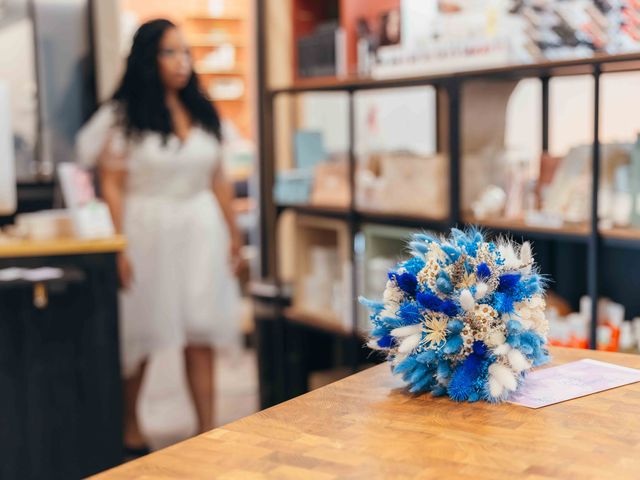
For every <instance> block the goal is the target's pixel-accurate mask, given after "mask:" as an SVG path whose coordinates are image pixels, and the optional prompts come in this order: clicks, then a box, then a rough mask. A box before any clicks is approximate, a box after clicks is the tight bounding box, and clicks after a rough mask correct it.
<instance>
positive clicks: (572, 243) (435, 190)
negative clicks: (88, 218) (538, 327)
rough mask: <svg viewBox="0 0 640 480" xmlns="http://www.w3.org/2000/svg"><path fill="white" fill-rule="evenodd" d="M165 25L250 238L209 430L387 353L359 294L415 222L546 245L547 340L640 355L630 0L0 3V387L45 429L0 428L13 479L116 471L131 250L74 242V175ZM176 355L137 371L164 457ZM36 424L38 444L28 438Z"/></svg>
mask: <svg viewBox="0 0 640 480" xmlns="http://www.w3.org/2000/svg"><path fill="white" fill-rule="evenodd" d="M158 17H165V18H169V19H171V20H172V21H174V22H175V23H176V24H177V25H178V26H179V27H180V28H181V29H182V31H183V32H184V34H185V37H186V39H187V42H188V43H189V45H190V48H191V57H192V59H193V65H194V69H195V71H196V72H197V73H198V75H199V78H200V83H201V88H202V90H203V91H204V92H206V94H207V95H208V97H209V98H210V99H211V100H212V101H213V102H214V104H215V105H216V107H217V109H218V111H219V113H220V115H221V117H222V119H223V120H224V123H225V127H224V131H225V142H226V147H227V148H226V155H225V159H224V162H225V167H226V171H227V173H228V176H229V178H230V180H232V182H233V185H234V191H235V192H234V193H235V199H234V201H233V210H234V212H235V215H236V218H237V222H238V225H239V227H240V229H241V231H242V234H243V235H242V236H243V243H244V246H243V248H242V258H243V268H242V269H241V272H240V276H239V278H240V283H241V288H242V293H243V299H242V308H241V313H240V315H239V317H238V318H234V319H229V321H230V322H236V323H237V325H238V326H239V328H240V329H241V331H242V334H243V335H242V342H241V343H240V344H239V345H238V346H237V348H234V349H230V350H229V351H220V352H217V357H216V363H215V366H216V375H215V382H216V389H215V392H216V401H215V411H216V425H221V424H224V423H227V422H229V421H232V420H235V419H237V418H240V417H243V416H245V415H248V414H251V413H253V412H255V411H258V410H259V409H262V408H266V407H269V406H271V405H274V404H276V403H279V402H281V401H284V400H287V399H289V398H292V397H294V396H297V395H300V394H302V393H305V392H306V391H309V390H311V389H313V388H317V387H319V386H321V385H324V384H327V383H329V382H331V381H334V380H336V379H339V378H341V377H344V376H346V375H349V374H351V373H353V372H355V371H357V370H359V369H362V368H365V367H366V366H368V365H371V364H372V363H375V362H377V361H379V360H380V359H379V358H377V357H376V356H375V355H374V354H373V352H370V351H368V350H367V349H366V348H364V347H363V345H364V344H365V337H366V331H367V329H368V318H367V316H366V313H365V311H364V309H363V308H361V307H360V306H359V305H358V304H357V301H356V298H357V296H358V295H365V296H367V297H374V298H375V297H376V296H379V295H381V293H382V290H383V289H384V285H385V278H386V271H387V270H388V269H389V268H391V267H392V266H393V265H394V264H395V262H397V261H398V260H399V259H401V258H402V257H403V254H404V251H405V243H406V238H407V236H408V235H409V234H410V233H411V232H413V231H416V230H429V231H435V232H445V231H447V230H448V229H449V228H450V227H452V226H465V225H479V226H481V227H482V228H483V229H484V230H486V231H487V232H488V233H489V234H490V235H510V236H512V237H513V238H515V239H516V240H518V241H522V240H531V241H532V242H533V248H534V252H535V253H536V258H537V261H538V262H539V264H540V266H541V271H542V273H544V274H545V275H547V276H548V278H549V297H548V302H547V303H548V309H547V315H548V317H549V319H550V324H551V330H550V341H551V343H552V344H555V345H563V346H570V347H575V348H598V349H603V350H610V351H625V352H635V353H637V352H638V351H639V346H640V297H638V295H637V294H636V292H637V288H638V286H639V285H638V284H637V279H636V278H637V277H638V275H636V273H635V267H636V266H638V267H640V137H638V133H640V113H638V112H640V97H639V96H638V95H637V86H638V84H639V82H640V3H638V2H635V1H632V0H626V1H615V0H597V1H596V0H593V1H588V0H561V1H545V0H530V1H528V0H520V1H516V0H491V1H477V0H269V1H267V0H233V1H232V0H180V1H177V0H164V1H160V0H157V1H151V0H144V1H143V0H119V1H118V0H100V1H97V0H94V1H91V0H0V50H1V53H0V214H1V215H3V216H0V225H2V226H3V230H2V234H1V235H0V324H1V323H5V324H6V325H4V326H0V329H1V330H0V336H1V335H2V332H5V333H6V336H7V338H10V339H11V341H10V342H9V341H8V340H7V342H5V344H3V345H4V347H3V348H4V351H0V368H2V369H4V370H3V372H4V373H3V375H4V376H2V377H1V378H3V379H4V380H1V382H4V386H3V387H1V388H0V390H2V391H8V390H11V391H12V392H14V393H12V394H11V395H10V396H9V397H8V398H5V399H4V400H2V401H3V402H5V404H4V408H5V409H17V411H18V412H19V413H18V415H17V417H16V418H18V419H21V418H31V419H34V418H35V420H32V421H31V422H32V423H31V424H30V426H29V427H25V426H24V425H23V424H22V423H21V422H19V421H18V420H16V421H15V422H14V423H11V425H10V426H9V427H10V428H9V427H8V428H9V430H6V429H5V431H12V432H14V433H15V432H19V435H18V434H17V433H15V435H18V436H19V438H21V439H22V440H21V442H22V443H21V445H23V446H24V445H26V446H29V448H27V449H24V448H19V447H17V446H15V441H14V440H13V439H15V438H18V437H16V436H15V435H14V436H10V435H9V434H6V435H5V437H3V436H2V435H3V434H2V433H1V432H0V443H2V442H4V443H2V444H3V445H13V447H12V448H14V450H15V451H16V452H22V453H17V454H16V455H17V456H16V457H15V458H16V462H17V463H16V465H19V464H20V463H19V462H20V461H25V462H26V461H27V459H32V460H33V459H34V458H37V459H38V462H40V463H41V464H42V465H46V466H47V467H48V468H53V469H54V470H56V469H57V470H56V471H62V472H67V473H69V472H71V473H70V476H72V477H73V476H78V475H79V476H82V475H86V474H88V473H93V472H95V471H98V470H100V469H104V468H107V467H109V466H112V465H114V464H115V463H117V462H118V461H119V457H118V455H119V453H118V452H119V449H121V445H118V444H117V441H118V440H117V439H118V438H119V437H120V433H121V432H119V431H118V428H119V427H114V429H113V430H112V431H110V436H109V435H107V436H108V437H109V438H107V439H102V440H100V441H102V442H105V443H104V444H100V441H99V440H97V439H96V438H97V434H96V431H97V430H100V428H103V427H104V428H107V427H105V425H108V424H109V423H110V422H111V421H115V423H116V424H117V423H118V418H119V417H118V416H119V415H121V412H120V410H119V408H120V407H119V406H116V404H117V402H119V400H118V398H119V397H118V395H119V394H120V393H119V390H118V389H119V387H118V368H119V367H118V360H117V357H118V355H117V342H118V335H117V328H116V327H114V326H113V325H116V323H117V322H116V320H117V299H116V291H117V280H116V277H115V275H114V259H115V254H117V252H118V251H120V250H121V249H122V248H124V247H123V245H124V243H122V242H126V238H120V239H118V238H116V239H114V238H112V236H110V235H105V234H95V232H94V234H92V235H88V236H87V235H85V236H83V238H82V239H80V238H79V235H78V231H79V230H78V229H79V227H78V225H77V223H76V224H74V222H75V217H74V214H75V213H74V212H75V211H74V208H75V206H74V203H73V200H72V198H71V197H73V193H69V191H68V189H65V186H64V180H63V179H61V178H60V174H59V172H60V168H59V167H60V165H61V164H63V163H66V162H74V161H75V156H74V155H75V153H74V152H75V137H76V134H77V132H78V131H79V129H80V128H81V126H82V125H83V124H84V123H85V122H86V121H87V120H88V119H89V118H90V116H91V115H92V114H93V113H94V112H95V111H96V109H97V108H98V107H99V105H100V104H101V103H102V102H104V101H105V100H106V99H108V98H110V96H111V95H112V94H113V91H114V88H115V86H116V84H117V82H118V80H119V78H120V76H121V75H122V72H123V66H124V60H125V58H126V55H127V53H128V51H129V49H130V46H131V42H132V37H133V34H134V32H135V30H136V29H137V27H138V26H139V25H140V24H141V23H143V22H145V21H147V20H149V19H153V18H158ZM91 173H94V172H91ZM72 217H73V218H72ZM101 242H102V243H101ZM109 242H111V243H109ZM119 242H121V243H119ZM18 267H19V268H20V269H21V270H20V271H19V272H18V271H16V268H18ZM46 268H49V269H53V270H54V271H53V272H52V271H51V270H43V269H46ZM34 272H35V273H34ZM16 318H18V319H19V324H20V325H22V326H21V327H20V328H18V327H16V326H15V322H14V320H11V322H14V323H11V322H10V321H9V320H7V319H16ZM88 319H92V320H88ZM30 322H31V323H30ZM92 322H93V323H92ZM101 322H102V323H101ZM94 324H95V325H97V326H96V327H95V328H94V327H90V325H94ZM25 325H26V326H25ZM28 325H38V327H37V328H36V327H33V328H35V329H36V330H37V332H36V333H34V331H32V330H30V329H29V328H27V326H28ZM43 325H46V329H45V327H44V326H43ZM61 325H64V327H62V326H61ZM99 325H112V327H111V330H109V331H108V332H107V333H105V331H101V330H100V329H99V327H98V326H99ZM91 328H94V329H93V330H91ZM89 331H91V332H92V333H89ZM30 335H31V336H30ZM34 335H35V337H34ZM34 338H36V339H37V341H36V340H33V339H34ZM105 338H108V339H109V341H108V342H107V341H106V340H104V339H105ZM89 339H91V340H89ZM100 339H103V340H104V341H101V340H100ZM90 341H91V342H94V343H88V342H90ZM101 342H102V343H101ZM88 345H92V346H91V348H89V347H88ZM96 345H101V347H96ZM109 345H111V346H109ZM103 347H104V351H103V350H100V348H103ZM85 350H91V351H92V352H94V353H95V352H99V353H96V356H95V358H94V357H93V356H91V355H90V354H89V353H87V352H85ZM16 358H19V359H20V361H18V360H16ZM181 362H182V359H181V355H180V352H173V351H162V352H158V355H156V356H154V357H153V358H152V362H151V367H150V374H149V375H148V377H147V378H146V379H145V383H144V386H143V393H142V399H141V405H140V411H141V422H142V425H143V429H144V430H145V433H146V435H147V436H148V437H149V441H150V444H151V446H152V447H153V448H159V447H162V446H165V445H168V444H171V443H173V442H175V441H178V440H181V439H184V438H186V437H188V436H190V435H192V434H193V433H194V431H195V430H194V429H195V417H194V414H193V412H192V407H191V406H190V403H189V399H188V394H187V393H186V392H187V390H186V386H185V378H184V375H183V373H182V372H183V365H182V363H181ZM79 378H82V379H83V380H79ZM92 378H103V379H104V378H109V379H111V380H109V381H110V382H111V383H109V382H106V383H105V382H102V384H101V385H98V383H97V382H94V383H92V380H91V379H92ZM25 379H26V380H25ZM83 382H84V383H83ZM0 385H1V384H0ZM100 388H104V389H106V390H104V391H102V390H100ZM57 389H62V391H63V393H60V394H59V395H58V393H55V392H57V391H58V390H57ZM34 392H36V393H34ZM52 392H54V393H52ZM65 392H66V393H65ZM82 392H85V393H86V392H93V394H87V395H85V394H84V393H82ZM99 392H102V393H99ZM92 395H93V396H92ZM100 395H105V396H107V398H109V399H110V400H109V402H106V403H105V404H103V405H98V404H99V401H98V400H97V398H98V397H99V396H100ZM25 398H31V399H32V401H31V403H28V402H27V403H28V405H31V406H30V407H29V408H27V407H24V406H21V405H23V404H24V399H25ZM60 409H62V410H60ZM53 411H64V412H66V413H65V414H64V415H62V416H61V417H60V420H59V422H58V423H57V424H55V425H54V424H52V423H51V422H50V421H48V420H45V419H42V418H40V419H39V418H38V415H39V414H41V415H43V416H46V414H45V413H43V412H49V413H51V412H53ZM78 412H81V414H79V413H78ZM65 415H66V416H65ZM96 418H100V419H101V420H100V421H102V422H103V423H100V422H99V421H97V420H96V422H95V423H94V422H93V421H92V420H91V419H96ZM87 419H89V420H87ZM109 419H111V421H110V420H109ZM83 421H88V422H89V423H90V424H92V425H94V430H93V433H90V432H89V431H83V429H81V428H79V429H77V431H75V433H74V434H73V435H72V436H71V437H68V442H70V445H71V444H73V445H76V444H83V445H84V446H83V447H82V448H84V449H85V450H83V451H85V453H86V455H89V457H91V460H87V461H86V462H85V460H78V456H77V455H76V453H74V448H71V447H69V448H68V449H66V448H64V446H61V445H60V442H56V441H54V440H53V439H54V438H55V432H56V431H59V429H61V428H62V429H64V428H65V425H66V426H68V425H70V423H69V422H71V424H73V425H76V423H81V422H83ZM111 423H112V422H111ZM34 425H35V426H34ZM100 425H102V426H103V427H100ZM74 428H75V427H74ZM0 430H2V429H0ZM36 434H37V435H41V436H42V435H44V436H43V437H42V438H45V439H48V440H46V441H44V443H41V444H39V445H38V446H37V447H35V446H33V444H32V443H33V438H34V435H36ZM65 438H67V437H65ZM73 442H76V443H73ZM62 443H64V442H62ZM100 445H102V446H100ZM99 449H101V450H102V451H103V452H111V453H109V454H106V455H105V456H103V457H101V456H100V455H99V454H96V455H93V453H95V451H96V450H99ZM7 451H9V450H7ZM25 451H28V452H30V453H28V454H27V453H24V452H25ZM52 452H53V453H52ZM92 452H93V453H92ZM3 455H4V454H3ZM86 455H85V456H86ZM54 457H55V458H56V459H57V460H53V458H54ZM60 459H62V460H60ZM65 462H67V463H65ZM83 462H84V463H83ZM78 465H80V466H78ZM15 468H16V469H17V468H18V467H17V466H16V467H15ZM42 468H44V466H43V467H42ZM65 468H69V470H65ZM15 471H19V470H15ZM43 471H44V470H43ZM76 474H78V475H76ZM33 477H34V478H39V475H38V471H35V473H34V474H33ZM7 478H10V477H7ZM60 478H69V476H63V477H60Z"/></svg>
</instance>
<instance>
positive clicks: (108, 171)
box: [98, 142, 133, 289]
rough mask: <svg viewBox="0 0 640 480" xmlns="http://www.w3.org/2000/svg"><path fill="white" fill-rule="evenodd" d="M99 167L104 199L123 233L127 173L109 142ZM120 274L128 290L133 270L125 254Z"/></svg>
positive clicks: (122, 257)
mask: <svg viewBox="0 0 640 480" xmlns="http://www.w3.org/2000/svg"><path fill="white" fill-rule="evenodd" d="M98 165H99V166H98V178H99V182H100V192H101V194H102V198H103V199H104V201H105V202H106V204H107V205H108V207H109V210H110V211H111V218H112V219H113V226H114V227H115V230H116V232H117V233H123V231H122V227H123V212H124V189H125V183H126V179H127V171H126V170H125V169H124V168H122V159H121V158H119V157H118V156H116V155H115V154H114V153H113V151H112V150H111V149H110V142H107V145H106V146H105V148H104V151H103V152H102V153H101V154H100V158H99V162H98ZM118 274H119V276H120V284H121V285H122V287H123V288H124V289H128V288H129V287H130V286H131V282H132V281H133V268H132V267H131V262H130V260H129V257H128V256H127V255H126V253H124V252H123V253H121V254H119V255H118Z"/></svg>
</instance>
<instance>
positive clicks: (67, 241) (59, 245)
mask: <svg viewBox="0 0 640 480" xmlns="http://www.w3.org/2000/svg"><path fill="white" fill-rule="evenodd" d="M126 245H127V242H126V240H125V238H124V236H122V235H116V236H114V237H111V238H103V239H80V238H63V239H55V240H0V258H17V257H44V256H53V255H81V254H82V255H86V254H98V253H111V252H119V251H122V250H124V249H125V247H126Z"/></svg>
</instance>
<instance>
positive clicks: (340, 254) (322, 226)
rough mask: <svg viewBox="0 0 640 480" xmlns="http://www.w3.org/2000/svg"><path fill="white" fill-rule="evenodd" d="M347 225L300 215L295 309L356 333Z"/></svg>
mask: <svg viewBox="0 0 640 480" xmlns="http://www.w3.org/2000/svg"><path fill="white" fill-rule="evenodd" d="M349 238H350V234H349V227H348V224H347V223H346V222H343V221H340V220H336V219H331V218H321V217H311V216H304V215H298V216H297V217H296V221H295V238H294V257H295V264H294V269H295V271H294V277H293V278H294V284H293V299H292V306H293V308H294V309H295V310H296V311H297V312H302V313H306V314H308V315H310V316H312V317H314V318H316V317H322V318H326V319H327V321H329V322H332V323H333V324H335V325H338V326H339V327H340V328H343V329H347V330H352V329H353V321H352V310H353V309H352V305H353V303H352V302H353V292H352V288H351V285H352V283H351V281H352V280H351V279H352V273H351V271H352V270H351V269H352V262H351V257H352V255H351V250H352V243H351V242H350V240H349Z"/></svg>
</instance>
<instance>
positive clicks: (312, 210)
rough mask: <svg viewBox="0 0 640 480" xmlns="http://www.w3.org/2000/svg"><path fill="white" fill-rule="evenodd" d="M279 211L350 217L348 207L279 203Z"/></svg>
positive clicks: (342, 218) (343, 218) (341, 218)
mask: <svg viewBox="0 0 640 480" xmlns="http://www.w3.org/2000/svg"><path fill="white" fill-rule="evenodd" d="M276 208H277V209H278V213H283V212H285V211H286V210H290V211H293V212H296V213H300V214H303V215H312V216H316V217H327V218H337V219H340V220H346V219H347V218H348V217H349V210H348V209H346V208H335V207H320V206H314V205H277V207H276Z"/></svg>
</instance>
